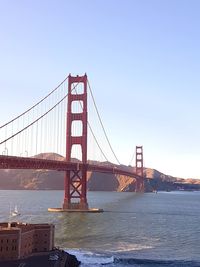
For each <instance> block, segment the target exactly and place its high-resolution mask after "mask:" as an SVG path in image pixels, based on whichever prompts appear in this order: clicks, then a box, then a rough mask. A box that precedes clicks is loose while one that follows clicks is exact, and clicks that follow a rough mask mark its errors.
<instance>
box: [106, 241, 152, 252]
mask: <svg viewBox="0 0 200 267" xmlns="http://www.w3.org/2000/svg"><path fill="white" fill-rule="evenodd" d="M151 248H153V247H152V246H151V245H141V244H134V243H129V242H118V243H115V248H113V249H109V252H112V253H117V252H130V251H138V250H143V249H151Z"/></svg>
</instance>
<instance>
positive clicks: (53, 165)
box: [0, 74, 144, 211]
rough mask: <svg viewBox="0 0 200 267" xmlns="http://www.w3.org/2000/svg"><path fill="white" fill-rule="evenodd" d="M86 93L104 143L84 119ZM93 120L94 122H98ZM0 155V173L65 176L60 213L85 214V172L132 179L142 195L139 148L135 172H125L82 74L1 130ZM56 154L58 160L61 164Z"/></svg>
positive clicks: (85, 117)
mask: <svg viewBox="0 0 200 267" xmlns="http://www.w3.org/2000/svg"><path fill="white" fill-rule="evenodd" d="M88 88H89V90H88ZM88 91H89V92H90V97H91V100H92V102H93V104H94V105H93V108H94V110H95V111H96V114H97V117H98V121H99V127H100V128H101V130H102V133H103V136H104V141H103V143H102V138H100V141H99V140H98V138H97V135H96V133H95V129H97V131H98V128H97V127H96V125H94V126H92V124H91V122H90V120H89V118H88V117H89V116H88V115H89V114H90V112H89V107H90V106H89V105H88ZM93 113H94V112H93ZM93 113H92V114H93ZM94 121H95V123H96V121H97V120H96V119H95V120H94ZM91 140H92V141H91ZM105 143H106V145H107V147H108V148H107V150H106V151H108V150H109V151H110V153H111V155H112V157H113V158H114V161H116V162H117V164H111V163H110V162H111V161H109V160H108V156H107V154H106V152H105V150H104V148H105V147H106V145H105ZM88 144H89V145H88ZM0 151H1V155H0V169H36V170H37V169H40V170H42V169H44V170H56V171H63V172H64V174H65V175H64V200H63V205H62V207H61V208H59V209H58V210H59V211H89V210H90V209H89V206H88V201H87V172H89V171H94V172H100V173H110V174H114V175H124V176H127V177H132V178H133V179H134V180H135V185H136V186H135V191H136V192H143V191H144V171H143V148H142V146H136V151H135V167H134V168H132V171H126V170H124V168H122V167H121V166H120V162H119V160H118V158H117V156H116V153H115V152H114V149H113V148H112V146H111V142H110V140H109V138H108V136H107V134H106V131H105V128H104V125H103V122H102V119H101V116H100V113H99V111H98V109H97V105H96V103H95V99H94V95H93V93H92V90H91V86H90V83H89V81H88V78H87V75H86V74H85V75H84V76H71V74H70V75H68V76H67V78H65V79H64V81H62V82H61V83H60V84H59V85H58V86H57V87H56V88H54V89H53V90H52V91H51V92H50V93H49V94H48V95H47V96H45V97H44V98H43V99H41V100H40V101H39V102H38V103H36V104H35V105H33V106H32V107H30V108H29V109H27V110H26V111H25V112H23V113H22V114H20V115H18V116H16V117H15V118H13V119H12V120H10V121H9V122H6V123H4V124H3V125H2V126H0ZM91 151H93V154H92V155H91V157H95V158H93V160H88V152H89V153H90V154H91ZM94 151H95V153H94ZM50 152H51V153H53V155H54V156H55V158H50V159H48V158H46V157H45V153H50ZM56 155H63V160H60V159H58V157H56ZM94 155H98V157H97V156H94ZM99 158H100V159H102V160H99Z"/></svg>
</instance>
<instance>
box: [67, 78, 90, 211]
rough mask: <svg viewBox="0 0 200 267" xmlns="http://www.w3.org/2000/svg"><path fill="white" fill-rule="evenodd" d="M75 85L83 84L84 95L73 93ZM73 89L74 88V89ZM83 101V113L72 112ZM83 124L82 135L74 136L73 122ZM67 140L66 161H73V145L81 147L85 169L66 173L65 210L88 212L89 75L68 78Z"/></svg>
mask: <svg viewBox="0 0 200 267" xmlns="http://www.w3.org/2000/svg"><path fill="white" fill-rule="evenodd" d="M75 83H82V84H83V93H80V94H78V93H76V90H74V91H73V88H74V86H75ZM72 87H73V88H72ZM74 101H81V102H80V104H81V106H82V109H83V111H82V112H81V113H73V112H72V103H73V102H74ZM73 121H81V122H82V135H81V136H73V135H72V122H73ZM66 134H67V138H66V161H68V162H70V161H71V152H72V146H73V145H80V146H81V151H82V163H83V168H82V169H81V170H79V169H77V170H68V171H66V172H65V182H64V190H65V193H64V202H63V209H64V210H66V209H79V210H87V209H88V203H87V198H86V191H87V75H86V74H85V75H84V76H76V77H72V76H71V75H69V78H68V107H67V131H66Z"/></svg>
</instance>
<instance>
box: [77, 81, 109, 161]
mask: <svg viewBox="0 0 200 267" xmlns="http://www.w3.org/2000/svg"><path fill="white" fill-rule="evenodd" d="M77 85H78V84H77ZM73 90H75V92H76V95H78V92H77V90H76V88H73ZM79 105H80V107H81V109H82V110H83V105H82V102H81V101H80V100H79ZM87 124H88V127H89V129H90V131H91V134H92V136H93V138H94V141H95V142H96V144H97V146H98V148H99V150H100V151H101V153H102V155H103V156H104V158H105V160H106V161H108V162H109V160H108V158H107V157H106V155H105V153H104V152H103V150H102V148H101V146H100V144H99V142H98V140H97V138H96V136H95V134H94V132H93V130H92V127H91V125H90V123H89V121H88V120H87Z"/></svg>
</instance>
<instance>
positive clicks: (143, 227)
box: [0, 190, 200, 267]
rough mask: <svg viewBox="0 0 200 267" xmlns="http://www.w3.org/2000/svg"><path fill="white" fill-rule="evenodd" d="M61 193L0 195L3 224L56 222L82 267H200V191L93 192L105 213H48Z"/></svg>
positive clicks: (62, 243)
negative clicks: (13, 217) (11, 218)
mask: <svg viewBox="0 0 200 267" xmlns="http://www.w3.org/2000/svg"><path fill="white" fill-rule="evenodd" d="M62 200H63V191H47V190H45V191H16V190H0V221H1V222H2V221H7V220H8V219H9V213H10V209H11V210H13V209H14V206H15V205H17V207H18V210H19V211H20V213H21V215H20V216H19V217H18V218H17V219H18V221H22V222H29V223H42V222H44V223H46V222H48V223H53V224H55V226H56V235H55V242H56V245H57V246H59V247H61V248H64V249H65V250H67V251H68V252H70V253H72V254H75V255H76V256H77V258H78V259H79V260H80V261H81V262H82V264H81V266H83V267H93V266H95V267H98V266H102V265H106V266H108V267H122V266H137V267H138V266H142V267H150V266H151V267H153V266H155V267H156V266H173V267H176V266H177V267H178V266H186V267H190V266H194V267H195V266H200V192H184V191H180V192H158V193H157V194H156V193H146V194H137V193H126V192H123V193H121V192H89V193H88V202H89V206H90V207H91V208H92V207H94V208H103V209H104V212H103V213H50V212H48V211H47V209H48V208H49V207H61V205H62Z"/></svg>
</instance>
